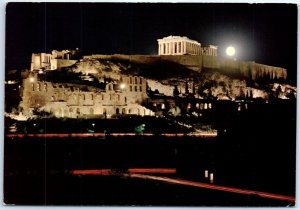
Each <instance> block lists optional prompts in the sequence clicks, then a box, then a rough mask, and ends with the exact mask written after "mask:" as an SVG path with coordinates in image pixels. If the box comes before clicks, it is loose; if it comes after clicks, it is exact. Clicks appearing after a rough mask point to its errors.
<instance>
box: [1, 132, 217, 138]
mask: <svg viewBox="0 0 300 210" xmlns="http://www.w3.org/2000/svg"><path fill="white" fill-rule="evenodd" d="M109 136H114V137H120V136H166V137H184V136H189V137H200V138H215V137H217V133H162V134H153V133H143V134H136V133H111V134H105V133H37V134H33V133H30V134H23V133H20V134H6V137H7V138H24V137H38V138H70V137H71V138H76V137H77V138H78V137H79V138H88V137H102V138H103V139H104V137H109Z"/></svg>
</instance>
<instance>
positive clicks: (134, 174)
mask: <svg viewBox="0 0 300 210" xmlns="http://www.w3.org/2000/svg"><path fill="white" fill-rule="evenodd" d="M71 174H73V175H103V176H109V175H116V173H114V171H113V170H111V169H100V170H94V169H91V170H73V171H71ZM147 174H176V169H174V168H130V169H128V172H127V173H122V174H121V175H122V176H125V177H130V178H137V179H146V180H155V181H160V182H165V183H169V184H178V185H183V186H191V187H196V188H204V189H209V190H218V191H223V192H229V193H237V194H243V195H250V196H259V197H262V198H268V199H275V200H282V201H288V202H295V200H296V199H295V197H292V196H286V195H279V194H273V193H267V192H261V191H255V190H247V189H241V188H236V187H227V186H221V185H215V184H207V183H202V182H196V181H189V180H184V179H178V178H169V177H162V176H154V175H147Z"/></svg>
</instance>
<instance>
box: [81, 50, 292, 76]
mask: <svg viewBox="0 0 300 210" xmlns="http://www.w3.org/2000/svg"><path fill="white" fill-rule="evenodd" d="M84 58H87V59H90V58H92V59H122V60H127V61H130V62H135V63H146V64H147V63H148V64H151V63H154V62H160V61H162V62H163V61H164V60H165V61H171V62H174V63H178V64H180V65H183V66H185V67H186V68H188V69H191V70H194V71H198V72H201V71H202V70H203V69H208V70H209V69H211V70H218V71H221V72H223V73H225V74H226V73H227V74H235V75H238V76H241V77H244V78H248V79H252V80H256V79H258V78H267V79H270V80H272V79H286V78H287V71H286V69H284V68H280V67H274V66H268V65H264V64H258V63H255V62H253V61H238V60H232V59H225V58H220V57H216V56H206V55H161V56H148V55H119V54H115V55H90V56H84Z"/></svg>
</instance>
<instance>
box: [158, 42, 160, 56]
mask: <svg viewBox="0 0 300 210" xmlns="http://www.w3.org/2000/svg"><path fill="white" fill-rule="evenodd" d="M158 55H160V44H158Z"/></svg>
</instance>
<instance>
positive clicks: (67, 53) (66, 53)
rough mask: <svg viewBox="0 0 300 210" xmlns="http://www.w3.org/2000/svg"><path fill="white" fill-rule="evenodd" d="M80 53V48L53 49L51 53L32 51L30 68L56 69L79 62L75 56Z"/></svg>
mask: <svg viewBox="0 0 300 210" xmlns="http://www.w3.org/2000/svg"><path fill="white" fill-rule="evenodd" d="M78 54H79V49H78V48H77V49H76V50H62V51H57V50H53V51H52V52H51V53H32V56H31V66H30V70H31V71H33V70H40V69H43V70H55V69H57V68H61V67H67V66H71V65H73V64H74V63H76V62H77V59H74V58H76V57H77V55H78Z"/></svg>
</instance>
